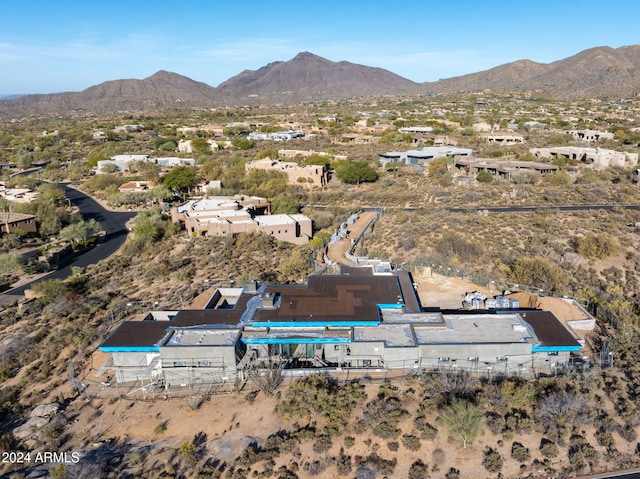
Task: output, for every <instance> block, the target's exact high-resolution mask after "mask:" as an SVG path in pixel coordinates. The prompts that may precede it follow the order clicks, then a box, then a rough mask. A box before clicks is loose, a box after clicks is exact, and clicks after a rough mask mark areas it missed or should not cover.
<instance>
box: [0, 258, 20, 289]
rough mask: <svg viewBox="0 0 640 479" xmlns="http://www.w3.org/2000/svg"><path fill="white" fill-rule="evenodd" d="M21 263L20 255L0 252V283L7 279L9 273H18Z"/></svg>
mask: <svg viewBox="0 0 640 479" xmlns="http://www.w3.org/2000/svg"><path fill="white" fill-rule="evenodd" d="M23 264H24V259H23V256H22V255H19V254H13V253H4V254H0V283H2V282H5V281H7V279H8V277H9V275H12V274H16V273H18V271H20V269H21V268H22V265H23Z"/></svg>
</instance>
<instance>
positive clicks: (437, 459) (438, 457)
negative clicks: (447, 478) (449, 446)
mask: <svg viewBox="0 0 640 479" xmlns="http://www.w3.org/2000/svg"><path fill="white" fill-rule="evenodd" d="M431 459H432V460H433V462H434V463H436V464H444V461H445V460H446V459H447V453H446V452H444V449H442V448H440V447H436V448H435V449H434V450H433V452H432V453H431Z"/></svg>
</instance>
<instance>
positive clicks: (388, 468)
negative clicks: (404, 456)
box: [355, 452, 398, 477]
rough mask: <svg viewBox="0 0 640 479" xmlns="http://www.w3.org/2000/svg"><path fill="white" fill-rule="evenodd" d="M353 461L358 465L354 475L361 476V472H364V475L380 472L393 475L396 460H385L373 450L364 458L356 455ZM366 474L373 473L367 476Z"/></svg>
mask: <svg viewBox="0 0 640 479" xmlns="http://www.w3.org/2000/svg"><path fill="white" fill-rule="evenodd" d="M355 462H356V464H358V465H359V467H358V470H357V471H356V477H361V474H365V476H364V477H375V475H376V473H380V474H382V475H385V476H393V472H394V471H395V468H396V465H397V463H398V460H397V459H395V458H394V459H392V460H387V459H384V458H382V457H380V456H378V455H377V454H376V453H375V452H374V453H372V454H370V455H369V456H367V457H365V458H363V457H361V456H356V458H355ZM367 469H368V472H367V471H366V470H367ZM368 474H373V475H372V476H368Z"/></svg>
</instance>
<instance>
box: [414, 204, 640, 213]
mask: <svg viewBox="0 0 640 479" xmlns="http://www.w3.org/2000/svg"><path fill="white" fill-rule="evenodd" d="M617 208H621V209H625V210H640V205H559V206H493V207H491V206H489V207H481V206H478V207H469V208H445V209H446V210H447V211H450V212H452V213H465V212H472V211H479V210H482V211H485V210H486V211H492V212H494V213H512V212H516V211H587V210H605V211H611V210H614V209H617ZM405 209H407V208H405Z"/></svg>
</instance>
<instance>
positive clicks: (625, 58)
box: [0, 45, 640, 117]
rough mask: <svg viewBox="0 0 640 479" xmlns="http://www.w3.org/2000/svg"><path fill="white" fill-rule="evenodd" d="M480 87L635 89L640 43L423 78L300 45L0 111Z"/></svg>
mask: <svg viewBox="0 0 640 479" xmlns="http://www.w3.org/2000/svg"><path fill="white" fill-rule="evenodd" d="M484 90H493V91H500V92H537V93H538V94H540V95H544V96H547V97H549V98H562V99H584V98H609V99H620V98H631V97H635V96H637V95H638V94H639V93H640V45H632V46H625V47H620V48H616V49H614V48H610V47H596V48H591V49H588V50H584V51H582V52H580V53H578V54H576V55H574V56H571V57H569V58H565V59H563V60H559V61H556V62H553V63H548V64H545V63H537V62H534V61H531V60H518V61H515V62H511V63H506V64H504V65H500V66H497V67H495V68H492V69H490V70H485V71H482V72H478V73H472V74H468V75H463V76H459V77H454V78H448V79H443V80H438V81H436V82H427V83H416V82H413V81H411V80H408V79H406V78H403V77H401V76H399V75H396V74H394V73H392V72H390V71H388V70H385V69H382V68H375V67H369V66H364V65H358V64H355V63H350V62H346V61H341V62H333V61H330V60H327V59H325V58H322V57H319V56H317V55H314V54H312V53H308V52H303V53H299V54H298V55H296V56H295V57H294V58H293V59H291V60H289V61H278V62H273V63H269V64H268V65H265V66H264V67H262V68H260V69H258V70H245V71H243V72H242V73H240V74H238V75H236V76H234V77H232V78H229V79H228V80H226V81H225V82H223V83H221V84H220V85H218V87H212V86H210V85H207V84H206V83H202V82H196V81H194V80H192V79H190V78H187V77H185V76H182V75H179V74H177V73H171V72H167V71H164V70H161V71H159V72H157V73H155V74H154V75H152V76H150V77H148V78H145V79H143V80H136V79H122V80H112V81H106V82H104V83H100V84H99V85H95V86H92V87H89V88H87V89H86V90H83V91H81V92H67V93H54V94H45V95H24V96H21V97H19V98H14V99H0V116H3V117H19V116H28V115H47V114H85V113H86V114H89V113H96V114H97V113H115V112H122V111H127V112H143V111H151V110H164V109H185V108H212V107H216V106H222V105H243V104H271V103H294V102H303V101H315V100H331V99H336V100H337V99H344V98H352V97H370V96H382V95H420V94H425V95H427V94H446V93H455V92H474V91H484Z"/></svg>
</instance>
